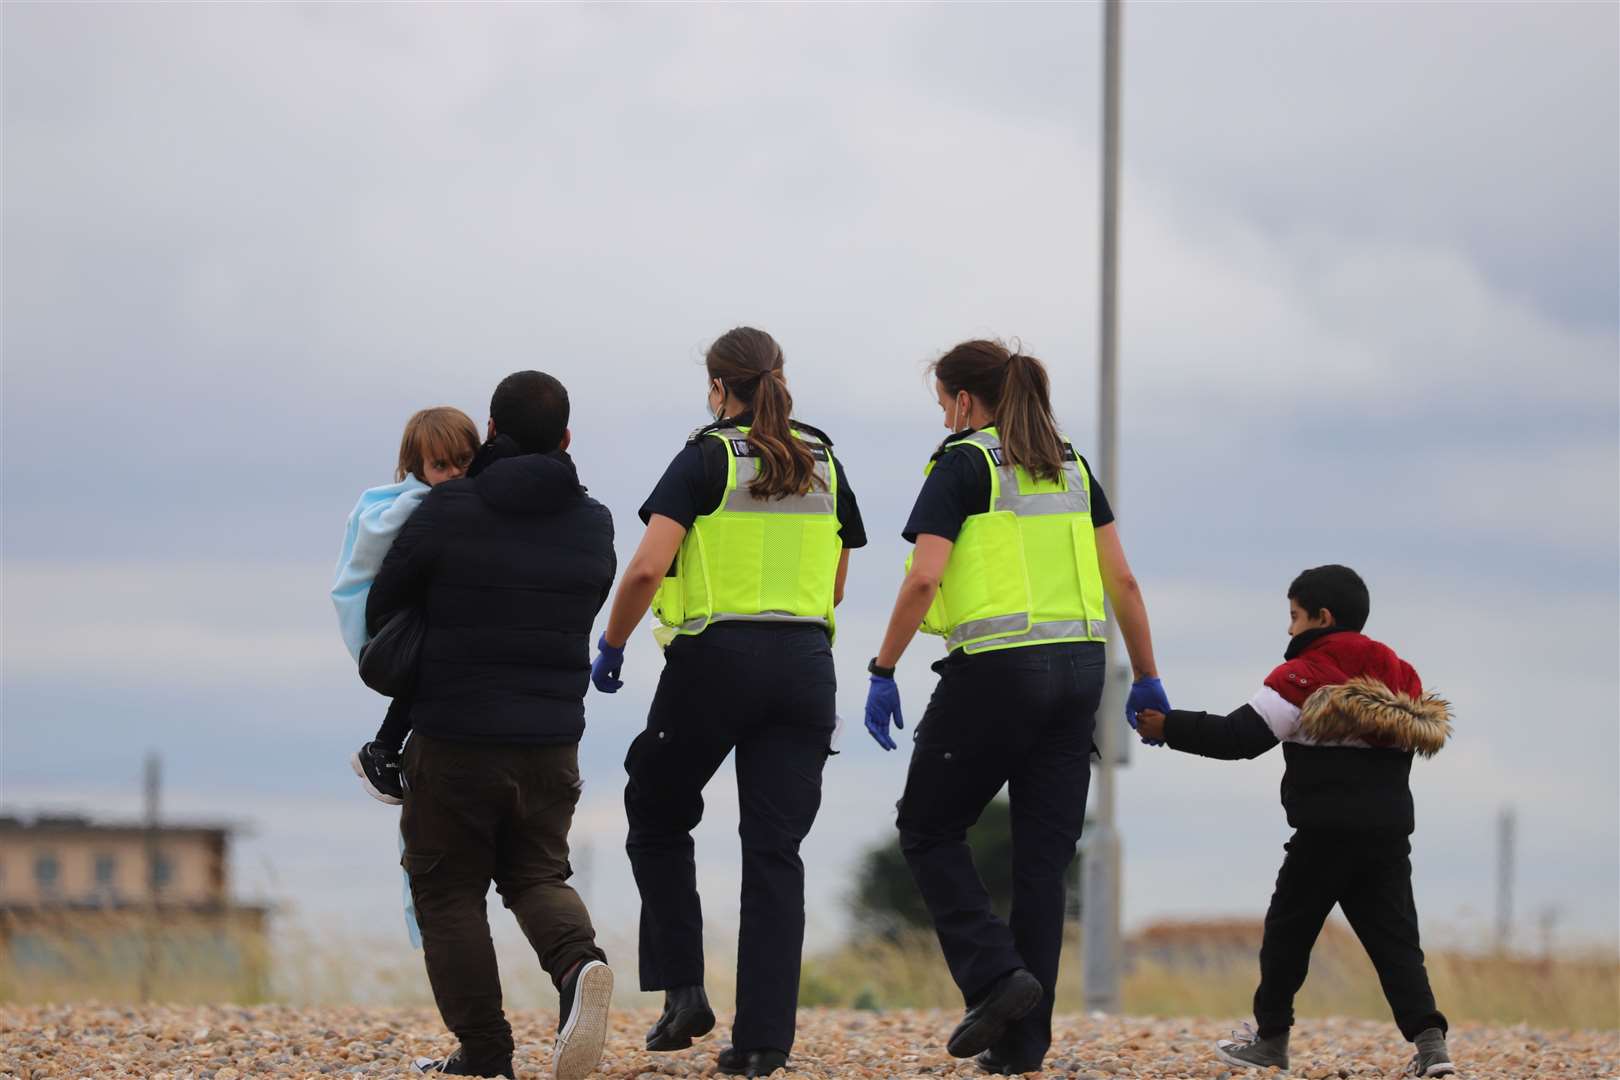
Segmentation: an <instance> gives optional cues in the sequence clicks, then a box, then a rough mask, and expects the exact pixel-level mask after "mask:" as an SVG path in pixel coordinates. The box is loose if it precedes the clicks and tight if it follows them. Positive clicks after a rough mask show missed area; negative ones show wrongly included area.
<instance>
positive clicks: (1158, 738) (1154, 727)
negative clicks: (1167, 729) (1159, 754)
mask: <svg viewBox="0 0 1620 1080" xmlns="http://www.w3.org/2000/svg"><path fill="white" fill-rule="evenodd" d="M1136 733H1137V734H1138V735H1140V736H1142V741H1143V742H1145V743H1147V744H1148V745H1149V746H1163V745H1164V713H1162V712H1160V711H1159V710H1158V709H1143V710H1142V711H1141V712H1139V713H1137V714H1136Z"/></svg>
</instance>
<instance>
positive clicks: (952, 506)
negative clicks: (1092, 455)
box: [901, 431, 1114, 544]
mask: <svg viewBox="0 0 1620 1080" xmlns="http://www.w3.org/2000/svg"><path fill="white" fill-rule="evenodd" d="M969 434H972V432H968V431H964V432H962V433H961V435H969ZM961 435H953V436H951V438H953V439H955V438H960V437H961ZM1080 464H1081V466H1083V467H1084V468H1085V470H1086V476H1087V477H1089V478H1090V480H1091V527H1092V528H1093V529H1100V528H1102V527H1103V526H1104V525H1109V524H1112V523H1113V520H1114V509H1113V507H1111V506H1109V505H1108V495H1107V494H1106V493H1105V492H1104V491H1103V488H1102V484H1101V483H1099V482H1098V480H1097V474H1096V473H1094V472H1092V471H1091V463H1090V462H1088V461H1086V459H1085V457H1084V455H1081V457H1080ZM989 508H990V463H989V462H987V461H985V459H984V452H983V451H981V450H980V449H979V448H978V447H976V446H974V445H972V444H971V443H961V444H955V445H952V446H949V447H947V448H946V449H945V450H944V452H943V453H941V454H940V457H939V460H938V461H936V462H935V463H934V470H933V471H932V472H930V473H929V474H928V478H927V479H926V480H924V481H923V486H922V490H921V491H919V492H918V493H917V502H916V504H915V505H913V506H912V508H911V517H910V518H909V519H907V521H906V527H905V529H904V530H902V532H901V535H902V536H904V537H905V538H906V540H907V541H908V542H910V543H913V544H915V543H916V542H917V536H918V535H919V534H921V533H928V534H929V535H930V536H943V537H944V538H945V539H947V540H949V541H951V542H952V543H955V542H956V536H957V534H958V533H960V532H961V531H962V523H963V522H964V521H966V520H967V519H968V517H969V516H970V515H972V514H982V513H984V512H985V511H986V510H988V509H989Z"/></svg>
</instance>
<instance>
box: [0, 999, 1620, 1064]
mask: <svg viewBox="0 0 1620 1080" xmlns="http://www.w3.org/2000/svg"><path fill="white" fill-rule="evenodd" d="M654 1016H655V1014H654V1013H652V1012H647V1011H630V1012H618V1013H616V1014H615V1016H614V1023H613V1031H612V1035H611V1037H610V1039H609V1043H608V1049H607V1054H606V1055H605V1056H604V1058H603V1060H602V1067H601V1069H600V1072H599V1075H601V1076H604V1077H610V1078H613V1080H663V1078H665V1077H680V1076H705V1075H708V1074H710V1073H711V1072H712V1069H713V1066H714V1054H715V1051H717V1050H718V1049H720V1048H721V1047H722V1046H724V1045H725V1044H724V1042H723V1040H722V1037H721V1033H719V1032H717V1033H716V1034H714V1035H711V1036H709V1037H708V1038H707V1039H704V1040H702V1041H701V1042H699V1043H698V1045H696V1046H694V1047H693V1048H692V1049H691V1050H688V1051H685V1052H684V1053H679V1054H649V1053H646V1052H645V1051H643V1050H642V1049H641V1037H642V1032H644V1031H645V1030H646V1028H647V1027H648V1026H649V1025H650V1024H651V1023H652V1021H653V1019H654ZM955 1019H956V1017H955V1016H954V1015H952V1014H948V1013H946V1012H943V1011H921V1010H918V1011H894V1012H884V1013H872V1012H849V1011H839V1010H819V1009H816V1010H806V1011H805V1012H803V1013H802V1014H801V1015H800V1023H799V1047H798V1050H797V1052H796V1053H795V1054H794V1057H793V1063H792V1072H791V1073H790V1074H789V1075H791V1076H805V1077H851V1078H884V1077H894V1076H919V1075H928V1076H935V1077H962V1078H966V1077H971V1076H977V1075H979V1074H978V1073H977V1072H976V1071H975V1070H974V1069H973V1067H972V1065H971V1064H970V1063H963V1062H959V1061H956V1060H954V1059H952V1058H950V1057H947V1056H946V1054H945V1051H944V1048H943V1042H944V1037H945V1035H946V1033H947V1032H948V1031H949V1030H950V1027H951V1025H952V1023H953V1022H954V1021H955ZM555 1025H556V1018H555V1014H553V1013H549V1012H522V1013H517V1014H516V1015H514V1017H513V1027H514V1030H515V1034H516V1037H517V1048H518V1050H517V1069H518V1075H519V1076H520V1077H534V1078H539V1077H549V1076H550V1064H551V1060H550V1052H551V1039H552V1034H553V1030H554V1028H555ZM1229 1026H1230V1025H1229V1024H1226V1023H1222V1022H1213V1021H1202V1020H1199V1021H1188V1020H1144V1019H1088V1018H1085V1017H1079V1016H1068V1017H1059V1018H1058V1020H1057V1022H1056V1024H1055V1038H1054V1041H1053V1048H1052V1053H1051V1054H1050V1055H1049V1056H1048V1057H1047V1062H1046V1064H1047V1072H1046V1073H1045V1074H1044V1075H1045V1076H1047V1077H1050V1078H1053V1080H1060V1078H1061V1080H1113V1078H1115V1077H1141V1078H1153V1080H1170V1078H1196V1080H1220V1078H1225V1077H1231V1076H1232V1074H1231V1073H1229V1072H1228V1071H1227V1068H1226V1067H1225V1066H1223V1065H1221V1063H1220V1062H1219V1061H1218V1060H1216V1059H1215V1057H1214V1056H1213V1055H1212V1054H1211V1053H1210V1051H1209V1043H1210V1040H1211V1039H1213V1038H1216V1037H1219V1036H1223V1035H1225V1034H1226V1031H1227V1028H1228V1027H1229ZM723 1031H724V1029H723V1028H722V1029H721V1032H723ZM1450 1045H1451V1050H1452V1054H1453V1057H1454V1058H1455V1060H1456V1061H1457V1063H1458V1066H1459V1067H1460V1069H1461V1070H1462V1072H1461V1075H1462V1076H1464V1077H1471V1078H1473V1080H1520V1078H1523V1077H1537V1078H1549V1080H1550V1078H1553V1077H1558V1078H1563V1080H1588V1078H1593V1077H1609V1078H1620V1032H1616V1031H1598V1032H1589V1031H1583V1032H1565V1031H1560V1032H1552V1031H1534V1030H1530V1029H1528V1028H1503V1027H1483V1026H1479V1025H1464V1026H1461V1027H1459V1028H1457V1029H1455V1030H1454V1031H1453V1032H1452V1037H1451V1043H1450ZM453 1046H454V1043H453V1041H452V1040H451V1039H450V1038H449V1037H448V1036H447V1035H446V1034H445V1033H444V1029H443V1027H442V1026H441V1025H440V1023H439V1019H438V1017H437V1016H436V1015H435V1014H434V1013H433V1011H432V1010H430V1009H400V1008H360V1007H351V1008H330V1007H319V1008H307V1009H300V1008H288V1007H281V1006H263V1007H257V1008H238V1007H173V1008H164V1007H156V1006H153V1007H140V1008H131V1007H110V1006H95V1005H88V1006H75V1007H53V1006H40V1007H35V1006H0V1077H19V1078H22V1080H38V1078H42V1077H126V1076H128V1077H143V1078H150V1080H245V1078H248V1077H304V1076H322V1075H327V1076H400V1075H410V1073H409V1070H408V1066H409V1063H410V1061H411V1059H412V1058H413V1057H414V1056H416V1055H417V1054H442V1053H443V1052H445V1051H448V1050H450V1049H451V1048H452V1047H453ZM1408 1056H1409V1055H1408V1052H1407V1050H1406V1047H1405V1045H1404V1044H1403V1043H1402V1042H1401V1041H1400V1037H1399V1035H1398V1034H1397V1033H1396V1031H1395V1029H1394V1027H1393V1026H1392V1025H1390V1024H1383V1023H1374V1022H1370V1021H1364V1020H1325V1021H1324V1020H1314V1021H1307V1022H1304V1023H1303V1024H1301V1026H1300V1027H1299V1028H1298V1029H1296V1033H1295V1042H1294V1047H1293V1057H1294V1063H1295V1067H1294V1069H1293V1070H1292V1071H1291V1072H1290V1073H1288V1074H1287V1075H1289V1076H1293V1077H1305V1078H1323V1080H1325V1078H1330V1077H1337V1078H1341V1080H1343V1078H1349V1077H1363V1076H1366V1077H1372V1076H1382V1077H1392V1076H1399V1075H1400V1074H1401V1070H1402V1069H1403V1068H1404V1066H1405V1064H1406V1061H1407V1059H1408ZM1245 1075H1253V1074H1246V1073H1242V1072H1239V1073H1238V1074H1237V1076H1238V1077H1241V1076H1245ZM1273 1075H1275V1074H1273ZM1232 1080H1237V1077H1232Z"/></svg>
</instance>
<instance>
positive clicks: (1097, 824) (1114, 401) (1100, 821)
mask: <svg viewBox="0 0 1620 1080" xmlns="http://www.w3.org/2000/svg"><path fill="white" fill-rule="evenodd" d="M1119 22H1120V0H1104V4H1103V110H1102V130H1103V149H1102V244H1101V247H1102V261H1101V266H1100V271H1101V272H1100V275H1099V276H1100V279H1101V296H1100V304H1099V310H1098V314H1097V327H1098V333H1097V345H1098V357H1097V372H1098V386H1097V456H1098V460H1099V461H1101V462H1102V468H1101V470H1100V471H1101V473H1102V476H1101V480H1102V485H1103V490H1104V491H1106V492H1107V493H1108V498H1109V501H1110V503H1111V505H1113V506H1114V507H1115V508H1117V507H1118V506H1119V483H1118V481H1119V424H1118V416H1117V411H1118V398H1119V364H1118V352H1117V350H1118V344H1119V335H1118V321H1117V317H1116V313H1117V310H1118V295H1119V294H1118V287H1117V284H1118V276H1119V37H1120V27H1119ZM1116 638H1117V634H1116V632H1115V629H1114V615H1113V612H1112V611H1109V612H1108V643H1107V649H1108V666H1107V669H1106V670H1107V673H1108V674H1107V681H1106V686H1105V691H1104V693H1103V703H1102V707H1101V709H1100V710H1099V711H1098V714H1097V748H1098V751H1099V755H1100V757H1101V759H1102V760H1101V762H1100V763H1099V765H1098V767H1097V816H1096V820H1095V821H1093V822H1092V823H1091V825H1090V827H1089V828H1088V829H1087V830H1086V840H1085V844H1084V859H1083V862H1082V864H1081V865H1082V873H1083V875H1084V881H1083V892H1082V894H1081V895H1082V899H1083V900H1084V904H1083V906H1082V908H1081V912H1082V929H1081V932H1082V934H1083V939H1082V948H1083V949H1084V951H1085V960H1084V978H1085V1004H1086V1008H1087V1009H1088V1010H1090V1011H1096V1012H1109V1013H1111V1012H1118V1011H1119V975H1120V966H1121V956H1120V942H1119V913H1120V862H1121V859H1120V855H1121V844H1120V836H1119V829H1118V827H1117V826H1116V824H1115V792H1114V779H1115V778H1114V767H1115V762H1116V761H1117V759H1118V756H1119V746H1120V740H1121V737H1122V732H1121V731H1120V730H1119V724H1120V712H1121V711H1122V710H1121V707H1122V706H1123V704H1124V702H1123V701H1122V700H1121V699H1120V695H1119V693H1118V687H1119V680H1118V679H1116V678H1115V677H1114V668H1115V663H1114V657H1115V656H1116V654H1117V651H1118V650H1117V641H1116Z"/></svg>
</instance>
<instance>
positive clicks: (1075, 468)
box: [961, 431, 1091, 515]
mask: <svg viewBox="0 0 1620 1080" xmlns="http://www.w3.org/2000/svg"><path fill="white" fill-rule="evenodd" d="M961 441H962V442H965V443H972V444H973V445H974V446H977V447H980V448H981V449H983V450H989V451H994V450H1000V449H1001V440H1000V439H998V438H997V437H996V436H994V435H992V434H990V433H989V432H988V431H975V432H974V433H973V434H972V435H969V436H967V437H966V438H965V439H962V440H961ZM1063 447H1064V449H1065V450H1067V449H1069V448H1070V447H1069V443H1068V440H1064V443H1063ZM990 466H991V468H993V469H995V470H996V474H997V476H996V479H997V481H998V483H997V485H996V489H997V490H996V500H995V505H994V506H992V507H991V509H992V510H1010V511H1012V512H1013V513H1015V514H1027V515H1036V514H1089V513H1090V512H1091V498H1090V495H1089V494H1088V493H1087V491H1086V482H1085V479H1084V478H1083V477H1082V476H1081V475H1080V462H1079V461H1078V460H1077V459H1076V460H1066V461H1064V463H1063V486H1064V488H1065V489H1066V490H1063V491H1041V492H1034V493H1031V494H1028V495H1025V494H1023V493H1022V492H1020V491H1019V490H1018V470H1017V469H1016V468H1015V467H1014V466H1012V465H998V464H996V463H995V459H994V457H991V459H990Z"/></svg>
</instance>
